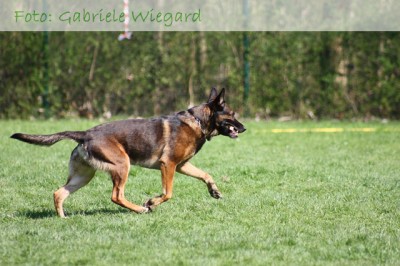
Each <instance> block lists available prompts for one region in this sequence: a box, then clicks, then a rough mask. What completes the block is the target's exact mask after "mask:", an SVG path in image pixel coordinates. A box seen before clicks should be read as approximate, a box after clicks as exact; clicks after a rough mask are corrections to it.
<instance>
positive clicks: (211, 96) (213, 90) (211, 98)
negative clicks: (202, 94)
mask: <svg viewBox="0 0 400 266" xmlns="http://www.w3.org/2000/svg"><path fill="white" fill-rule="evenodd" d="M217 96H218V92H217V90H216V89H215V88H212V89H211V92H210V96H209V97H208V101H207V103H210V102H212V101H214V100H215V98H217Z"/></svg>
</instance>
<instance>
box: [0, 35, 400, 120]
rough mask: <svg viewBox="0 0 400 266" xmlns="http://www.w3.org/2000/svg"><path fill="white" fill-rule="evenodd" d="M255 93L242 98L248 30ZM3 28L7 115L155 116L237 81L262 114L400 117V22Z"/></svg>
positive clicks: (242, 108)
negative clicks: (225, 28)
mask: <svg viewBox="0 0 400 266" xmlns="http://www.w3.org/2000/svg"><path fill="white" fill-rule="evenodd" d="M245 34H247V36H248V37H249V39H250V48H249V54H248V58H249V63H250V94H249V98H248V100H247V101H244V100H243V94H244V91H243V90H244V89H243V79H244V78H243V76H244V73H243V72H244V70H243V69H244V67H243V65H244V62H243V61H244V51H245V49H244V42H243V40H244V35H245ZM117 36H118V33H110V32H51V33H42V32H37V33H35V32H11V33H10V32H1V33H0V118H29V117H45V116H54V117H59V118H60V117H71V116H82V117H88V118H90V117H96V116H101V115H103V114H112V115H118V114H124V115H134V116H152V115H158V114H161V113H170V112H173V111H177V110H180V109H185V108H186V107H187V106H188V105H191V104H196V103H200V102H202V101H204V99H205V98H206V95H207V93H208V91H209V89H210V88H211V87H212V86H215V87H219V88H222V87H226V88H228V101H229V103H230V104H231V105H232V106H233V107H234V108H235V109H237V110H238V111H239V112H240V113H242V114H243V113H245V114H246V115H248V116H258V117H261V118H268V117H277V116H290V117H293V118H305V117H311V118H315V117H316V118H338V119H344V118H351V117H358V118H371V117H380V118H394V119H398V118H400V85H399V82H398V81H399V77H400V45H398V44H399V43H400V33H397V32H385V33H381V32H369V33H358V32H339V33H336V32H310V33H301V32H254V33H241V32H231V33H215V32H193V33H191V32H138V33H134V35H133V39H131V40H130V41H123V42H118V41H117Z"/></svg>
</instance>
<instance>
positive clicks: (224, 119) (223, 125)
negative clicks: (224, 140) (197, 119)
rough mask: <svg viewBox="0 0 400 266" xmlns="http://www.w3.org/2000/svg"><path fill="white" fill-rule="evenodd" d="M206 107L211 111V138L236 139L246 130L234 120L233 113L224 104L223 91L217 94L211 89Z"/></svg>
mask: <svg viewBox="0 0 400 266" xmlns="http://www.w3.org/2000/svg"><path fill="white" fill-rule="evenodd" d="M207 105H208V107H209V108H210V110H212V121H213V124H214V125H213V126H214V130H213V132H212V133H211V134H210V136H209V138H208V139H210V138H211V137H212V136H216V135H219V134H221V135H223V136H228V137H230V138H237V137H238V136H239V133H243V132H244V131H245V130H246V128H245V127H244V126H243V125H242V124H241V123H240V122H239V121H238V120H237V119H236V118H235V112H233V111H232V110H230V109H229V107H228V106H227V105H226V103H225V89H222V90H221V92H220V93H219V94H218V92H217V90H216V89H215V88H213V89H212V90H211V93H210V96H209V98H208V101H207Z"/></svg>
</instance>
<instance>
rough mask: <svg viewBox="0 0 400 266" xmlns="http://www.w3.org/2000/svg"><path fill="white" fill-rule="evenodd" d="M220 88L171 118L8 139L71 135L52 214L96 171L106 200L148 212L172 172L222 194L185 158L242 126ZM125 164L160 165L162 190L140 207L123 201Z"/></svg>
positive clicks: (41, 140)
mask: <svg viewBox="0 0 400 266" xmlns="http://www.w3.org/2000/svg"><path fill="white" fill-rule="evenodd" d="M224 95H225V90H224V89H222V90H221V92H220V93H219V94H218V92H217V90H216V89H214V88H213V89H212V90H211V93H210V96H209V99H208V101H207V102H206V103H204V104H201V105H199V106H195V107H193V108H190V109H188V110H186V111H182V112H179V113H176V114H175V115H170V116H161V117H157V118H151V119H129V120H122V121H115V122H110V123H105V124H102V125H99V126H96V127H93V128H91V129H89V130H87V131H64V132H60V133H55V134H51V135H30V134H23V133H16V134H13V135H12V136H11V138H14V139H18V140H21V141H24V142H27V143H31V144H36V145H43V146H50V145H53V144H54V143H56V142H58V141H60V140H63V139H71V140H74V141H76V142H77V143H78V146H77V147H76V148H75V149H74V150H73V151H72V154H71V158H70V162H69V176H68V181H67V183H66V184H65V185H64V186H63V187H61V188H60V189H58V190H57V191H56V192H54V205H55V208H56V211H57V214H58V215H59V216H60V217H65V213H64V210H63V202H64V200H65V199H66V198H67V197H68V196H69V195H70V194H71V193H73V192H75V191H77V190H78V189H80V188H81V187H83V186H85V185H86V184H88V183H89V182H90V180H91V179H92V178H93V176H94V174H95V172H96V170H103V171H106V172H108V173H109V174H110V175H111V179H112V182H113V190H112V197H111V200H112V201H113V202H114V203H116V204H118V205H120V206H122V207H125V208H127V209H129V210H132V211H134V212H136V213H147V212H150V211H152V210H153V209H154V208H155V207H156V206H157V205H160V204H161V203H163V202H165V201H167V200H169V199H170V198H171V197H172V188H173V179H174V174H175V171H178V172H179V173H182V174H185V175H188V176H192V177H195V178H197V179H199V180H201V181H203V182H204V183H205V184H206V185H207V188H208V191H209V193H210V195H211V196H212V197H214V198H216V199H219V198H221V193H220V191H219V190H218V188H217V186H216V184H215V182H214V180H213V178H212V177H211V176H210V175H209V174H207V173H205V172H203V171H202V170H200V169H198V168H196V167H195V166H194V165H192V164H191V163H190V162H189V160H190V159H191V158H192V157H193V156H194V155H195V154H196V153H197V152H198V151H199V150H200V149H201V147H202V146H203V144H204V143H205V142H206V140H211V138H212V137H214V136H217V135H220V134H221V135H224V136H228V137H230V138H237V137H238V135H239V133H242V132H244V131H245V130H246V129H245V127H244V126H243V125H242V124H241V123H240V122H239V121H237V120H236V119H235V113H234V112H232V111H231V110H230V109H229V108H228V106H227V105H226V104H225V100H224ZM130 165H140V166H142V167H146V168H151V169H159V170H160V171H161V176H162V194H161V195H160V196H157V197H154V198H152V199H150V200H148V201H147V202H146V203H145V204H144V205H143V206H139V205H136V204H133V203H131V202H129V201H128V200H126V199H125V196H124V188H125V184H126V182H127V180H128V173H129V169H130Z"/></svg>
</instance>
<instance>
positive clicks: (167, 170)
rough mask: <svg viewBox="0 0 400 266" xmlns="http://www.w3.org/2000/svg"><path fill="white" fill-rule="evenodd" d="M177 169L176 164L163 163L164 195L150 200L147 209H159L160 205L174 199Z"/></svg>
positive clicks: (161, 167)
mask: <svg viewBox="0 0 400 266" xmlns="http://www.w3.org/2000/svg"><path fill="white" fill-rule="evenodd" d="M175 169H176V166H175V164H173V163H171V162H169V163H164V162H161V166H160V170H161V181H162V189H163V193H162V195H160V196H158V197H154V198H152V199H150V200H148V201H147V202H146V203H145V207H147V208H150V210H153V209H154V208H155V207H157V205H160V204H161V203H163V202H165V201H167V200H169V199H171V198H172V190H173V186H174V175H175Z"/></svg>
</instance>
